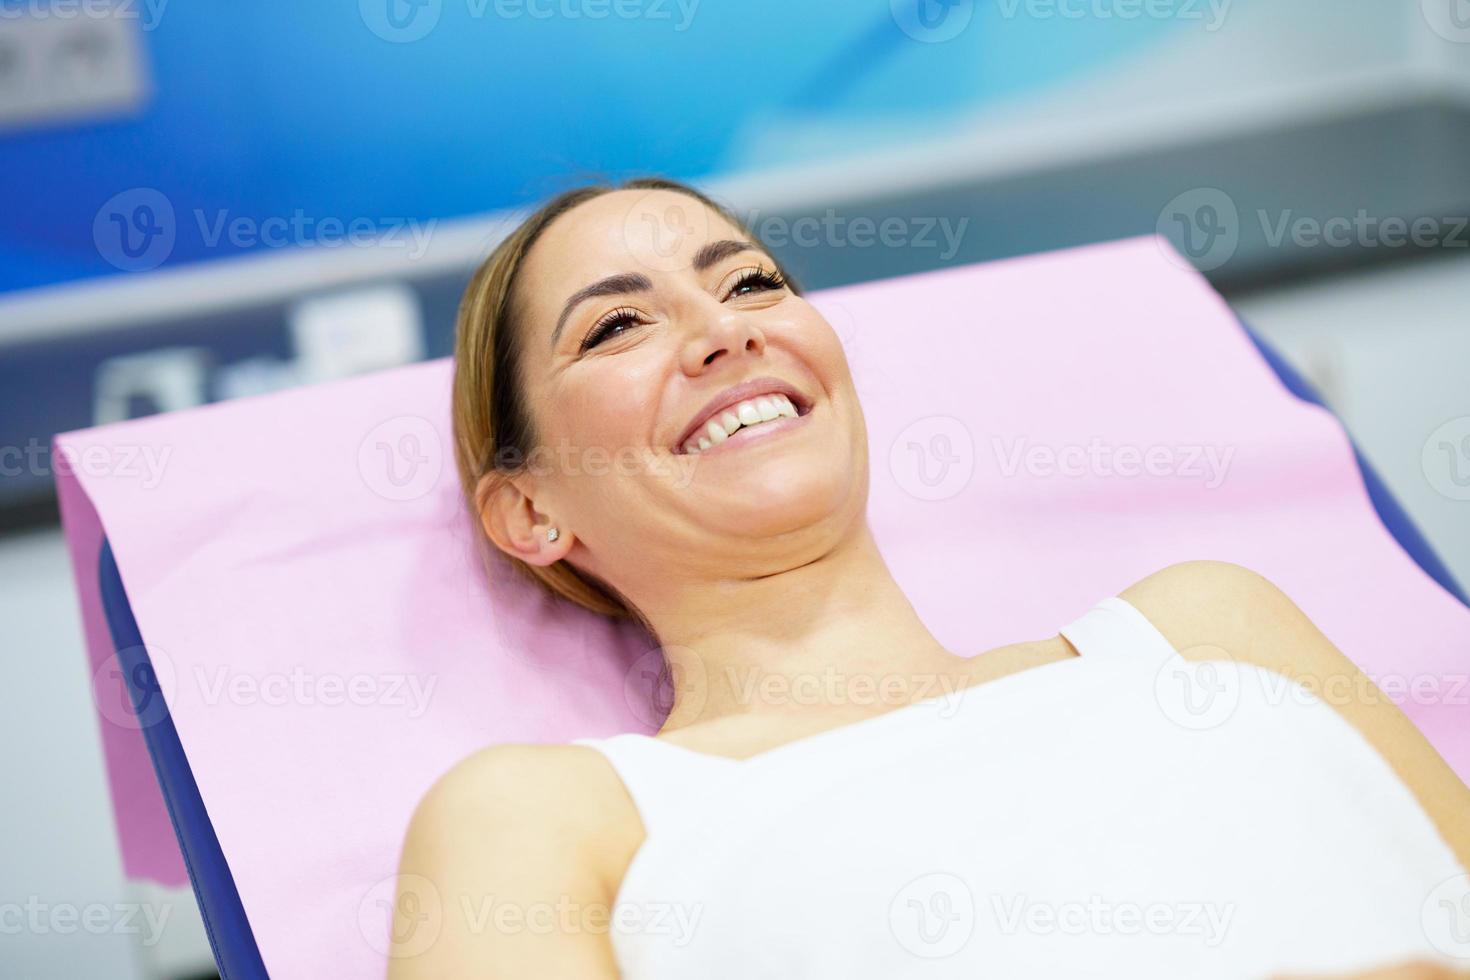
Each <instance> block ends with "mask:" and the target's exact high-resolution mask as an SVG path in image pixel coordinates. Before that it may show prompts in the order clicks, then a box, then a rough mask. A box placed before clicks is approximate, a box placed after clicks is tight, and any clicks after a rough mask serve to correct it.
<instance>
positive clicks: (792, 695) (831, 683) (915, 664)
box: [652, 526, 969, 731]
mask: <svg viewBox="0 0 1470 980" xmlns="http://www.w3.org/2000/svg"><path fill="white" fill-rule="evenodd" d="M680 598H681V600H682V601H680V602H679V603H678V604H677V611H676V612H675V613H671V614H665V615H663V616H655V617H652V623H653V626H654V627H655V629H656V630H657V634H658V636H659V638H660V641H661V644H662V646H663V648H664V653H665V655H666V657H667V658H668V660H669V666H670V669H671V671H672V679H673V686H674V691H673V695H674V702H673V707H672V710H671V711H670V713H669V716H668V720H667V721H666V722H665V723H664V726H663V731H672V730H675V729H680V728H685V727H687V726H690V725H693V724H696V723H706V722H710V721H714V720H717V719H722V718H727V717H731V716H737V715H747V716H751V715H765V716H767V717H771V718H776V717H783V716H789V714H790V713H792V712H807V713H810V712H813V711H820V710H823V709H837V710H841V711H843V713H847V712H849V711H850V712H852V713H854V714H864V713H866V711H865V708H866V707H867V706H872V708H873V710H875V711H876V710H880V709H881V708H882V707H883V706H888V707H896V706H899V705H901V704H907V703H910V702H913V701H917V700H922V699H925V698H930V697H937V696H939V695H941V694H944V693H947V692H949V691H952V690H954V689H956V688H958V687H962V686H964V683H965V681H964V677H965V676H966V668H967V665H968V664H969V658H966V657H960V656H958V655H956V654H954V653H951V652H949V651H948V650H945V649H944V648H943V647H941V646H940V645H939V643H938V641H937V640H935V639H934V637H933V635H932V634H931V633H930V632H929V630H928V629H927V628H926V627H925V626H924V624H923V623H922V622H921V621H920V620H919V617H918V615H917V614H916V613H915V612H914V608H913V606H912V604H910V602H909V600H908V597H907V596H905V595H904V594H903V591H902V590H901V589H899V587H898V583H896V582H895V581H894V580H893V576H892V574H891V573H890V572H889V570H888V566H887V565H886V564H885V563H884V561H883V556H882V555H881V553H880V552H879V551H878V549H877V546H876V544H875V543H874V541H873V539H872V535H871V533H870V532H869V530H868V529H867V527H866V526H863V528H862V529H861V531H860V532H859V533H858V534H856V535H853V536H851V537H850V538H849V539H848V541H847V542H846V543H845V544H844V545H843V546H841V547H838V548H834V549H832V550H831V551H829V552H827V553H826V554H824V555H823V556H822V557H821V558H820V559H818V560H816V561H813V562H810V563H807V564H803V565H800V566H799V567H795V568H792V569H790V570H789V571H784V572H781V573H779V574H775V575H766V576H762V577H757V578H749V579H740V580H730V579H726V580H722V581H720V582H718V583H714V584H713V585H711V586H706V587H704V588H700V589H698V590H697V593H696V594H693V595H690V594H688V593H685V594H683V595H682V596H681V597H680Z"/></svg>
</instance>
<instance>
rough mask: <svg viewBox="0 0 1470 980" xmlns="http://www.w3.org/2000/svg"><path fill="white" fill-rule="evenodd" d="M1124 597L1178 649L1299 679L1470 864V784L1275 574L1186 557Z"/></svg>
mask: <svg viewBox="0 0 1470 980" xmlns="http://www.w3.org/2000/svg"><path fill="white" fill-rule="evenodd" d="M1119 595H1120V597H1121V598H1122V599H1124V600H1126V601H1127V602H1128V603H1129V604H1131V605H1132V606H1133V607H1134V608H1136V609H1137V610H1138V611H1139V612H1140V613H1142V614H1143V615H1144V616H1145V617H1146V618H1147V619H1148V620H1149V621H1150V622H1151V623H1152V624H1153V626H1154V627H1155V628H1156V629H1157V630H1158V631H1159V632H1160V633H1162V634H1163V636H1164V638H1165V639H1167V640H1168V641H1169V643H1170V644H1171V645H1172V646H1173V647H1174V649H1175V650H1177V651H1178V652H1179V654H1180V656H1182V657H1184V658H1185V659H1186V660H1191V661H1210V660H1215V661H1219V660H1228V661H1232V662H1234V663H1237V664H1242V665H1248V666H1253V667H1259V668H1262V669H1265V670H1268V671H1272V672H1274V673H1276V674H1279V675H1282V676H1284V677H1286V678H1288V679H1289V680H1292V681H1294V682H1296V683H1298V684H1301V685H1302V686H1303V687H1305V688H1306V689H1307V690H1308V691H1310V692H1311V693H1312V694H1314V695H1316V697H1317V698H1318V699H1319V700H1320V701H1321V702H1323V703H1325V704H1327V705H1328V706H1330V707H1331V708H1332V709H1334V710H1335V711H1336V712H1337V713H1338V714H1339V715H1340V716H1341V717H1342V718H1343V719H1344V720H1345V721H1347V722H1348V723H1349V724H1350V725H1352V727H1354V728H1355V729H1357V730H1358V732H1359V733H1360V734H1361V735H1362V736H1363V737H1364V738H1365V739H1366V740H1367V741H1368V742H1369V744H1371V745H1372V746H1373V748H1374V749H1375V750H1376V751H1377V752H1378V754H1379V755H1380V756H1382V757H1383V759H1384V760H1385V761H1386V762H1387V763H1388V764H1389V765H1390V766H1391V767H1392V768H1393V770H1394V771H1395V773H1396V774H1397V775H1398V777H1399V778H1400V779H1401V780H1402V781H1403V782H1404V784H1405V785H1406V786H1407V787H1408V788H1409V790H1410V791H1411V792H1413V794H1414V795H1415V796H1416V797H1417V798H1418V800H1419V803H1420V805H1421V806H1422V807H1423V808H1424V809H1425V811H1426V812H1427V813H1428V814H1429V816H1430V818H1431V819H1432V820H1433V821H1434V822H1435V824H1436V825H1437V826H1438V828H1439V830H1440V833H1441V835H1442V836H1443V837H1444V838H1445V840H1446V842H1447V843H1449V845H1450V847H1451V849H1452V850H1454V851H1455V854H1456V857H1458V858H1459V860H1460V863H1461V864H1462V865H1465V866H1466V867H1470V820H1467V819H1466V816H1465V815H1466V814H1467V813H1470V788H1467V787H1466V785H1465V783H1464V782H1463V781H1462V780H1461V779H1460V777H1459V776H1458V775H1457V774H1456V773H1455V771H1454V770H1453V769H1451V768H1450V766H1449V764H1448V763H1447V762H1445V760H1444V759H1443V757H1441V756H1440V755H1439V753H1438V752H1437V751H1435V749H1434V747H1433V746H1432V745H1431V744H1430V743H1429V741H1428V740H1427V739H1426V738H1425V737H1424V735H1423V733H1422V732H1420V731H1419V729H1418V728H1417V727H1416V726H1415V725H1414V723H1413V722H1412V721H1410V720H1409V718H1408V716H1406V715H1405V714H1404V713H1403V712H1402V711H1401V710H1399V708H1398V706H1397V705H1396V704H1395V703H1394V702H1393V701H1391V700H1390V699H1389V698H1388V697H1387V695H1385V694H1384V693H1383V692H1382V691H1381V690H1380V689H1379V688H1378V687H1377V685H1375V684H1374V683H1373V681H1372V679H1371V678H1369V677H1368V676H1367V675H1366V674H1365V673H1364V672H1363V671H1362V670H1360V669H1359V668H1358V666H1357V664H1356V663H1354V662H1353V661H1352V660H1351V659H1350V658H1349V657H1348V656H1347V655H1346V654H1344V653H1343V652H1342V651H1341V650H1339V649H1338V648H1337V647H1336V646H1335V645H1334V644H1333V642H1332V641H1331V640H1330V639H1328V637H1327V636H1326V635H1325V634H1323V632H1322V631H1321V630H1320V629H1319V628H1318V627H1317V625H1316V624H1315V623H1313V622H1312V620H1311V618H1310V617H1309V616H1308V615H1307V614H1306V613H1305V612H1303V611H1302V609H1301V608H1300V607H1299V606H1298V605H1297V604H1296V603H1295V602H1294V601H1293V600H1292V599H1291V597H1290V596H1288V595H1287V594H1286V593H1285V592H1284V591H1283V590H1282V589H1281V588H1279V587H1278V586H1277V585H1276V584H1275V583H1273V582H1271V581H1270V580H1269V579H1267V578H1266V577H1265V576H1264V575H1261V574H1260V573H1259V572H1256V571H1253V570H1251V569H1249V568H1246V567H1244V566H1242V565H1237V564H1233V563H1231V562H1224V561H1188V562H1181V563H1179V564H1175V565H1170V566H1168V567H1166V568H1162V569H1160V570H1159V571H1157V572H1154V573H1153V574H1152V575H1149V576H1147V577H1146V578H1143V579H1140V580H1139V581H1137V582H1135V583H1134V584H1132V585H1130V586H1129V587H1128V588H1126V589H1124V590H1123V591H1122V592H1121V593H1120V594H1119Z"/></svg>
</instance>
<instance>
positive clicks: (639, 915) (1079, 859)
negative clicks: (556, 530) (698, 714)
mask: <svg viewBox="0 0 1470 980" xmlns="http://www.w3.org/2000/svg"><path fill="white" fill-rule="evenodd" d="M1061 633H1062V635H1063V636H1065V637H1066V638H1067V639H1068V640H1069V641H1070V642H1071V643H1072V645H1073V646H1074V647H1076V649H1077V650H1078V652H1079V653H1080V654H1081V655H1080V656H1079V657H1073V658H1069V659H1067V660H1063V661H1058V662H1054V663H1050V664H1047V665H1044V666H1041V667H1036V668H1032V669H1028V670H1025V671H1023V672H1021V673H1017V674H1012V675H1009V676H1006V677H1003V678H1000V679H998V680H993V681H989V682H986V683H982V684H978V685H973V686H970V687H966V688H962V689H960V690H958V691H955V692H953V693H950V694H947V695H944V696H941V697H938V698H931V699H929V700H926V701H921V702H917V703H914V704H911V705H906V706H904V707H900V708H897V709H892V710H890V711H888V712H886V713H883V714H879V715H875V716H872V717H869V718H865V719H863V720H861V721H858V722H856V723H852V724H847V725H844V726H841V727H839V728H835V729H830V730H827V731H823V732H819V733H817V734H815V735H811V736H807V737H804V738H800V739H797V740H796V741H794V742H789V743H787V744H785V745H781V746H778V747H776V748H774V749H770V750H768V751H765V752H761V753H759V754H758V755H755V756H753V757H751V758H749V759H744V760H734V759H727V758H724V757H721V756H714V755H708V754H705V753H700V752H696V751H693V750H690V749H685V748H681V747H679V746H675V745H672V744H669V743H666V742H661V741H659V740H657V739H654V738H652V737H649V736H646V735H639V734H622V735H615V736H612V737H610V738H605V739H577V740H576V742H577V744H582V745H588V746H591V747H594V748H596V749H597V750H599V751H601V752H602V753H604V754H605V755H606V756H607V758H608V759H609V760H610V761H611V763H612V765H613V766H614V768H615V769H616V770H617V772H618V774H619V776H620V777H621V778H622V780H623V783H624V785H625V786H626V787H627V790H628V793H629V795H630V796H631V797H632V799H633V801H634V804H635V805H636V806H637V808H638V811H639V813H640V815H641V817H642V820H643V825H644V829H645V832H646V835H647V836H646V839H645V841H644V843H643V844H642V846H641V847H640V848H639V850H638V851H637V853H636V854H635V855H634V857H633V860H632V863H631V864H630V865H629V867H628V870H627V872H626V874H625V876H624V879H623V882H622V885H621V887H620V889H619V891H618V895H617V897H616V900H615V902H614V905H613V909H612V913H613V915H612V921H611V924H610V933H611V941H612V944H613V950H614V955H615V957H616V959H617V962H618V966H619V969H620V971H621V975H622V978H623V980H672V978H691V977H699V978H701V980H719V978H725V977H729V978H739V980H754V978H767V977H769V978H778V977H779V978H786V977H843V978H844V980H860V978H869V977H871V978H882V980H894V978H902V977H925V978H935V977H965V978H975V977H997V978H1022V977H1046V978H1056V977H1109V978H1112V977H1129V978H1133V980H1144V978H1154V977H1157V978H1168V980H1178V978H1179V977H1190V978H1210V977H1222V978H1224V977H1229V978H1243V977H1266V976H1269V975H1270V974H1272V973H1274V972H1277V971H1280V972H1293V971H1301V972H1309V971H1311V972H1315V971H1323V972H1326V971H1341V970H1350V969H1354V968H1364V967H1367V966H1370V965H1377V964H1382V963H1393V962H1396V961H1403V960H1409V959H1414V958H1424V957H1428V958H1431V959H1435V958H1438V959H1440V960H1447V957H1448V956H1458V955H1460V953H1459V950H1458V949H1457V948H1449V947H1448V946H1447V945H1446V944H1452V943H1453V942H1455V941H1456V939H1457V938H1458V939H1463V940H1464V941H1465V942H1466V946H1465V954H1466V955H1470V935H1467V936H1459V934H1458V933H1456V932H1454V931H1453V930H1454V927H1455V926H1456V925H1459V926H1460V927H1461V928H1463V922H1464V920H1461V921H1460V922H1459V923H1455V922H1453V921H1449V920H1446V919H1444V916H1445V915H1446V914H1450V915H1453V914H1455V911H1456V910H1454V909H1452V908H1450V909H1449V910H1448V912H1447V911H1446V908H1448V906H1446V908H1441V907H1440V905H1439V904H1437V903H1436V897H1437V898H1438V900H1439V902H1440V903H1443V902H1445V901H1449V902H1455V901H1459V900H1460V899H1461V898H1463V897H1464V895H1465V894H1466V893H1467V888H1466V886H1467V884H1470V879H1466V878H1464V877H1462V876H1463V875H1464V869H1462V868H1461V867H1460V866H1459V864H1458V863H1457V861H1456V859H1455V857H1454V855H1453V853H1452V852H1451V851H1450V850H1449V847H1448V846H1447V845H1446V843H1445V842H1444V840H1443V838H1441V837H1440V835H1439V834H1438V832H1437V831H1436V829H1435V828H1434V825H1433V824H1432V823H1431V822H1430V820H1429V818H1428V816H1427V815H1426V814H1425V813H1424V811H1423V810H1422V809H1421V808H1420V806H1419V805H1418V803H1417V802H1416V801H1415V799H1414V797H1413V795H1412V794H1411V793H1410V792H1409V791H1408V789H1407V787H1406V786H1405V785H1404V784H1403V783H1402V782H1401V781H1400V780H1399V779H1398V777H1397V776H1396V775H1395V774H1394V772H1393V771H1392V769H1391V768H1390V767H1389V766H1388V765H1387V763H1385V762H1384V760H1383V759H1382V758H1381V757H1380V756H1379V755H1378V754H1377V752H1376V751H1374V749H1373V748H1372V747H1371V746H1370V745H1369V744H1368V742H1367V741H1366V740H1365V739H1363V738H1362V736H1361V735H1359V734H1358V732H1357V731H1356V730H1355V729H1353V728H1352V727H1351V726H1350V725H1349V724H1348V723H1347V722H1345V721H1344V720H1343V719H1342V718H1341V717H1340V716H1339V715H1338V713H1337V711H1336V710H1335V709H1334V708H1332V707H1331V706H1330V705H1328V704H1326V703H1323V702H1321V701H1318V700H1316V699H1314V698H1313V697H1312V696H1311V695H1310V694H1309V693H1308V692H1307V691H1306V689H1305V688H1303V687H1301V686H1299V685H1297V684H1295V683H1293V682H1289V681H1287V680H1286V679H1285V678H1283V677H1282V676H1281V675H1278V674H1275V673H1273V672H1269V671H1265V670H1261V669H1259V668H1255V667H1250V666H1232V665H1230V664H1215V665H1195V664H1191V663H1190V662H1189V661H1187V660H1185V659H1184V658H1182V657H1180V656H1179V654H1178V653H1177V651H1175V650H1174V648H1173V647H1172V646H1171V645H1170V644H1169V641H1168V640H1167V639H1165V637H1164V636H1163V634H1161V633H1159V632H1158V630H1157V629H1155V628H1154V626H1153V625H1152V624H1151V623H1150V622H1149V621H1148V619H1147V618H1146V617H1145V616H1144V615H1143V614H1142V613H1140V612H1139V611H1138V610H1137V609H1136V608H1135V607H1134V606H1132V605H1131V604H1129V603H1128V602H1127V601H1125V600H1124V599H1122V598H1120V597H1110V598H1107V599H1104V600H1103V601H1101V602H1099V603H1098V604H1097V605H1096V606H1094V607H1093V608H1092V609H1091V610H1089V611H1088V612H1087V613H1086V614H1085V615H1083V616H1082V617H1081V618H1079V619H1078V620H1076V621H1075V622H1073V623H1072V624H1071V625H1070V626H1068V627H1066V628H1064V629H1063V630H1062V631H1061ZM1466 907H1467V908H1470V905H1467V906H1466ZM1450 962H1453V961H1450ZM1461 962H1462V964H1463V961H1461Z"/></svg>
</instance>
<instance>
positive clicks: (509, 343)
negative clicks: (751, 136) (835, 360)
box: [452, 177, 800, 626]
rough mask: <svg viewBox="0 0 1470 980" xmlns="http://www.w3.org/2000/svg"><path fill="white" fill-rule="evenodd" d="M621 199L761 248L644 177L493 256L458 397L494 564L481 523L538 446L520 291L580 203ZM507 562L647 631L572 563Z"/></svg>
mask: <svg viewBox="0 0 1470 980" xmlns="http://www.w3.org/2000/svg"><path fill="white" fill-rule="evenodd" d="M617 190H649V191H653V190H666V191H674V192H677V193H680V194H685V195H688V196H689V197H692V198H694V199H695V200H697V201H699V202H700V203H702V204H704V205H705V206H706V207H708V208H710V209H711V210H713V211H714V212H715V213H717V214H719V215H720V216H722V217H723V218H725V220H727V221H729V222H730V224H732V225H733V226H735V227H736V228H738V229H740V230H741V231H743V232H744V233H745V234H746V235H748V236H750V240H751V241H758V239H757V238H756V237H755V235H754V234H752V232H751V230H750V229H749V228H748V227H747V226H746V225H745V223H744V222H743V221H741V220H740V219H739V218H737V217H735V215H734V214H732V213H731V212H730V211H729V210H728V209H727V208H725V207H723V206H722V205H720V204H717V203H715V202H714V201H713V200H711V199H710V198H709V197H707V196H705V195H704V194H702V193H700V192H699V191H697V190H695V189H694V188H692V187H689V186H688V185H685V184H681V183H679V182H678V181H674V180H668V179H665V178H662V177H641V178H638V179H636V180H628V181H625V182H623V183H621V184H612V183H598V184H588V185H585V186H582V187H576V188H573V189H571V190H567V191H563V192H562V193H560V194H558V195H556V196H555V197H553V198H552V199H551V200H549V201H547V202H546V203H545V204H543V205H542V206H541V207H540V208H539V209H537V210H536V212H535V213H533V214H532V215H531V216H530V217H528V218H526V219H525V221H523V222H522V223H521V224H520V225H519V226H518V227H517V228H516V229H515V230H514V231H512V232H511V233H510V235H509V236H507V237H506V238H505V240H504V241H502V242H501V243H500V244H499V245H498V246H497V247H496V248H495V250H494V251H493V252H491V253H490V256H489V258H487V259H486V260H485V261H484V262H483V263H482V264H481V265H480V267H479V269H477V270H476V271H475V274H474V276H473V277H472V278H471V279H470V282H469V285H468V286H467V287H466V288H465V292H464V297H463V299H462V300H461V301H460V306H459V315H458V318H457V320H456V324H455V340H454V387H453V394H452V399H453V408H452V411H453V425H454V458H455V463H456V465H457V466H458V468H459V478H460V484H461V486H462V487H463V490H464V494H465V500H466V501H467V502H468V504H469V506H470V510H471V512H472V513H473V515H474V517H475V522H474V523H475V527H476V529H477V531H478V537H479V542H480V547H481V549H482V551H483V553H484V554H485V557H486V560H487V561H488V560H489V558H490V557H491V554H492V552H493V549H494V546H493V544H491V543H490V541H489V538H488V537H487V536H486V534H485V533H484V529H483V526H482V525H481V523H480V520H479V518H480V510H481V507H482V505H483V502H484V501H485V500H486V499H488V497H489V495H490V493H492V492H493V491H494V489H495V488H497V487H498V486H500V485H501V484H502V483H503V481H505V480H506V479H508V478H509V477H511V476H513V475H515V474H516V473H517V472H519V471H520V470H521V468H522V467H524V466H525V465H526V460H527V459H528V458H529V456H530V453H531V450H532V449H533V448H534V447H535V446H537V445H538V444H539V442H538V437H537V432H536V428H535V425H534V422H533V420H532V417H531V412H530V411H529V408H528V406H527V404H526V401H525V397H524V386H523V383H522V381H523V378H522V375H521V373H520V372H521V363H522V357H521V355H522V351H523V344H524V339H525V338H524V334H525V331H524V330H523V329H522V328H521V326H520V319H521V315H522V314H521V307H520V304H519V303H518V302H517V298H516V285H517V282H518V280H519V274H520V271H521V267H522V266H523V265H524V263H525V260H526V255H527V254H528V253H529V252H530V250H531V247H532V246H533V245H535V244H536V242H537V241H538V240H539V239H540V237H541V235H542V234H543V233H544V232H545V231H546V229H547V227H549V226H550V225H551V223H552V222H553V221H555V220H556V219H557V218H559V217H561V216H562V215H564V214H566V213H567V212H568V211H570V210H572V209H573V208H575V207H577V206H578V205H579V204H583V203H585V202H587V201H590V200H592V199H593V198H597V197H601V196H602V195H604V194H608V193H611V192H612V191H617ZM783 275H784V272H783ZM786 279H787V282H788V284H789V285H790V287H791V289H792V291H793V292H796V293H798V294H799V293H800V290H799V288H798V287H796V285H795V284H794V283H792V282H791V280H790V277H789V276H787V277H786ZM506 557H507V558H508V559H509V560H510V562H511V563H512V565H513V566H514V567H515V568H516V569H517V570H518V571H519V572H520V573H521V574H523V575H525V576H527V577H529V578H530V579H531V580H532V581H534V582H536V583H537V584H538V585H540V586H541V587H542V588H544V589H546V590H547V591H548V592H550V593H551V594H552V595H554V596H560V597H562V598H564V599H569V600H571V601H572V602H574V603H576V604H577V605H579V606H582V607H583V608H585V609H590V610H592V611H593V612H596V613H601V614H603V615H605V616H610V617H612V618H614V619H627V618H633V619H636V620H638V621H639V622H641V623H643V624H644V625H645V626H647V625H648V624H647V621H646V620H645V619H644V618H643V616H642V615H641V614H640V613H639V612H638V610H637V609H635V608H634V607H633V606H632V604H631V603H630V602H628V601H627V599H625V598H624V597H623V596H622V594H621V593H619V592H618V591H617V590H616V589H615V588H613V587H612V586H611V585H609V584H608V583H606V582H603V581H602V580H601V579H599V578H597V577H596V576H594V575H591V574H588V573H587V572H584V571H582V570H580V569H578V568H576V567H574V566H573V565H572V564H571V562H567V561H558V562H554V563H552V564H550V565H545V566H541V565H531V564H528V563H526V562H524V561H521V560H520V559H519V558H515V557H513V556H510V555H507V556H506Z"/></svg>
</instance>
